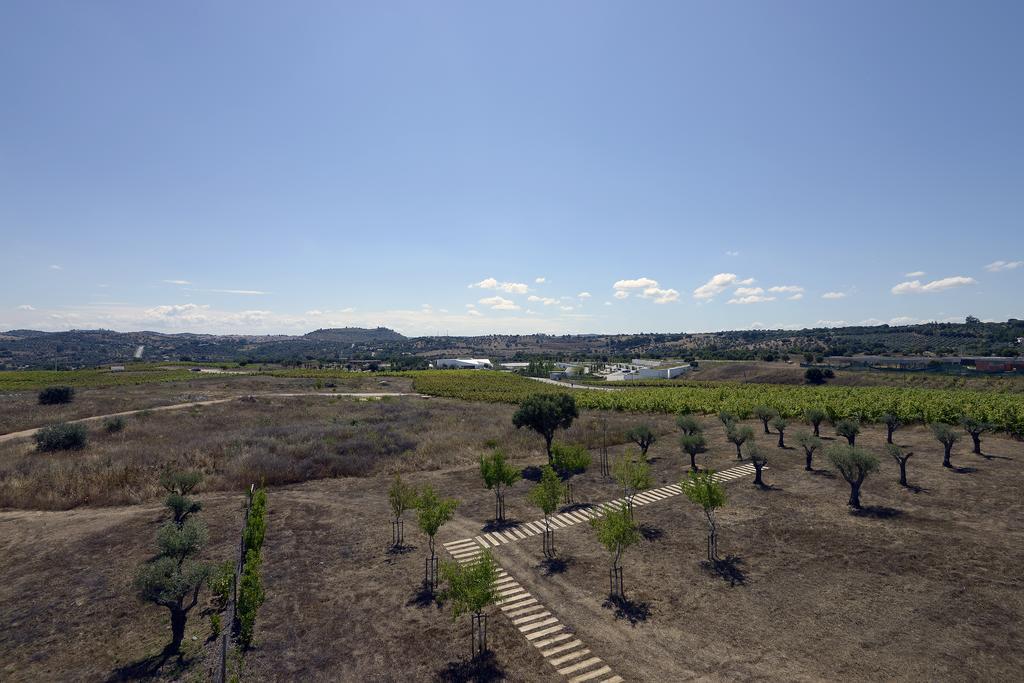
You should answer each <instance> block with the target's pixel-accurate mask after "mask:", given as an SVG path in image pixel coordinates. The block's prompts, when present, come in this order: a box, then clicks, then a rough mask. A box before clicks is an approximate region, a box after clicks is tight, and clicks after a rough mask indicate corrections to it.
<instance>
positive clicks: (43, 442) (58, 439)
mask: <svg viewBox="0 0 1024 683" xmlns="http://www.w3.org/2000/svg"><path fill="white" fill-rule="evenodd" d="M35 440H36V448H38V449H39V450H40V451H43V452H48V451H80V450H82V449H83V448H85V445H86V442H87V441H88V432H87V431H86V429H85V425H82V424H68V423H67V422H59V423H57V424H53V425H47V426H46V427H43V428H42V429H40V430H39V431H38V432H36V436H35Z"/></svg>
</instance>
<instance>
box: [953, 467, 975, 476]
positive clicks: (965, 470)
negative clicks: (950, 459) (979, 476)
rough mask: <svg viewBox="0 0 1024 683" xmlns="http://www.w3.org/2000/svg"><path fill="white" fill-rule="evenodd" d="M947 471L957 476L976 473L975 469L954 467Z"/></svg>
mask: <svg viewBox="0 0 1024 683" xmlns="http://www.w3.org/2000/svg"><path fill="white" fill-rule="evenodd" d="M949 469H950V470H952V471H953V472H956V473H957V474H971V473H972V472H977V471H978V468H977V467H957V466H955V465H954V466H953V467H950V468H949Z"/></svg>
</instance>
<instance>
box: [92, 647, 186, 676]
mask: <svg viewBox="0 0 1024 683" xmlns="http://www.w3.org/2000/svg"><path fill="white" fill-rule="evenodd" d="M172 657H173V664H172V665H171V666H170V667H168V668H167V670H166V671H164V670H163V669H164V666H165V665H166V664H167V662H168V661H171V660H172ZM192 661H193V660H191V659H185V658H183V657H181V656H180V655H179V656H177V657H174V656H173V655H172V653H171V652H170V645H168V646H167V647H165V648H164V649H163V651H162V652H160V653H159V654H155V655H152V656H150V657H146V658H144V659H140V660H138V661H135V662H132V663H130V664H125V665H124V666H122V667H118V668H117V669H114V670H113V671H112V672H111V674H110V676H109V677H108V678H107V682H108V683H112V682H113V681H138V680H145V679H147V678H165V677H173V678H176V677H177V676H176V674H180V673H181V672H182V671H184V670H185V669H187V668H188V667H189V665H190V664H191V663H192Z"/></svg>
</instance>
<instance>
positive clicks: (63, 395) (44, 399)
mask: <svg viewBox="0 0 1024 683" xmlns="http://www.w3.org/2000/svg"><path fill="white" fill-rule="evenodd" d="M74 399H75V390H74V389H73V388H71V387H46V388H45V389H43V390H42V391H40V392H39V405H41V406H54V405H58V404H60V403H71V401H73V400H74Z"/></svg>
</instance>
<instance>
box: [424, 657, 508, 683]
mask: <svg viewBox="0 0 1024 683" xmlns="http://www.w3.org/2000/svg"><path fill="white" fill-rule="evenodd" d="M437 679H438V680H439V681H445V682H446V683H470V682H473V683H485V682H487V681H502V680H505V671H504V670H503V669H502V668H501V667H500V666H498V660H497V659H496V658H495V656H494V653H493V652H490V651H488V652H485V653H483V654H482V655H478V656H476V657H474V658H472V659H463V660H461V661H458V662H449V663H448V666H446V667H445V668H443V669H441V670H440V671H438V672H437Z"/></svg>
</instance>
